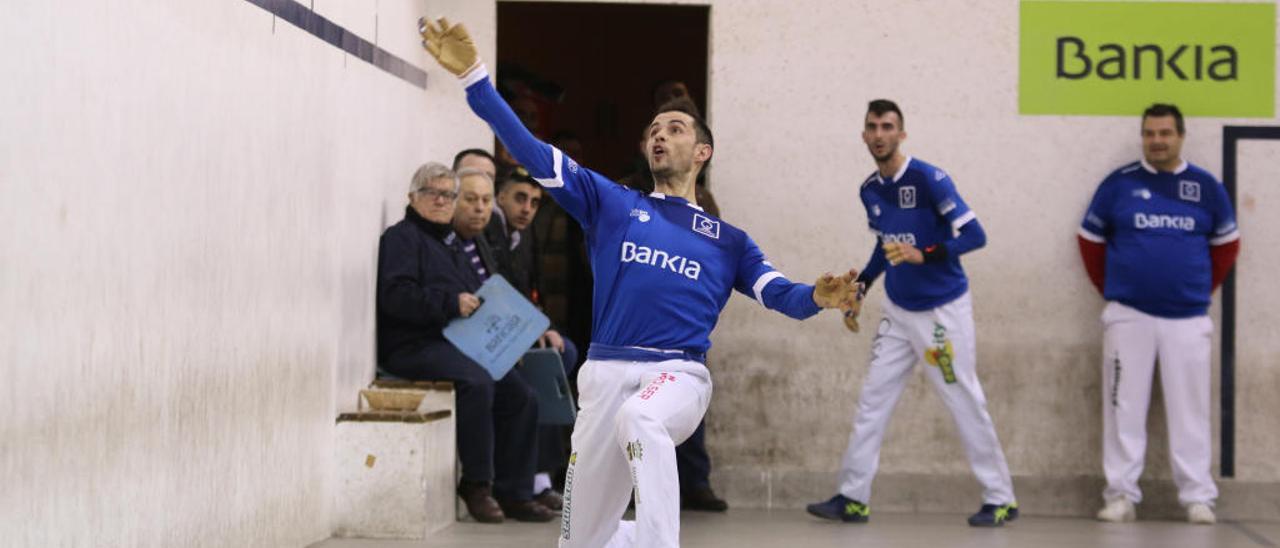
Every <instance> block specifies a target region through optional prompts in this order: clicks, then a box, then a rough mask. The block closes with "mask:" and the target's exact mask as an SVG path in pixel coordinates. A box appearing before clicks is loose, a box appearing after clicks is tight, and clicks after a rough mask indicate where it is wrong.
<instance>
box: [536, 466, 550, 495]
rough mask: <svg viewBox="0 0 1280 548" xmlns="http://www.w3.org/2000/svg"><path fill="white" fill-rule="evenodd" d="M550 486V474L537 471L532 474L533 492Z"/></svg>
mask: <svg viewBox="0 0 1280 548" xmlns="http://www.w3.org/2000/svg"><path fill="white" fill-rule="evenodd" d="M550 488H551V474H548V473H546V472H538V474H537V475H535V476H533V494H535V495H537V494H539V493H541V492H543V491H546V490H547V489H550Z"/></svg>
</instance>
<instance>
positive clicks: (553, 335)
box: [485, 167, 578, 510]
mask: <svg viewBox="0 0 1280 548" xmlns="http://www.w3.org/2000/svg"><path fill="white" fill-rule="evenodd" d="M542 198H543V193H542V187H541V186H540V185H538V182H537V181H534V180H533V177H531V176H529V172H528V171H526V170H525V169H524V168H523V167H516V168H513V169H509V170H506V171H505V172H503V173H502V174H501V175H500V176H499V178H498V197H497V200H496V203H495V204H494V208H493V218H492V219H491V220H490V221H489V226H488V227H486V228H485V238H486V239H487V240H488V241H489V247H490V249H492V251H493V255H494V257H495V258H497V261H498V272H499V273H500V274H502V276H503V277H505V278H506V279H507V281H509V282H511V285H512V286H514V287H515V288H516V289H517V290H519V291H520V293H521V294H523V295H524V296H525V297H526V298H528V299H529V301H530V302H533V303H534V304H536V305H538V306H539V307H541V305H542V303H541V302H540V299H539V293H540V292H541V279H540V276H539V273H540V272H539V270H540V269H539V264H540V260H541V257H539V256H538V250H537V241H536V240H537V239H536V238H535V237H534V236H533V234H532V232H533V229H532V228H531V226H530V225H532V224H533V218H534V216H535V215H537V213H538V208H539V207H540V206H541V205H542ZM538 346H539V347H542V348H548V347H549V348H554V349H555V350H556V351H557V352H559V353H560V360H561V362H562V363H563V364H564V368H565V375H566V376H571V375H572V373H573V370H574V369H575V368H576V367H577V365H578V347H577V345H575V344H573V341H572V340H569V338H568V337H564V336H561V334H560V332H559V331H557V330H556V329H555V327H554V326H552V328H551V329H548V330H547V332H546V333H544V334H543V336H542V339H541V340H539V341H538ZM566 434H567V430H566V429H565V427H563V426H550V425H545V426H541V427H539V429H538V474H537V475H536V476H534V479H533V492H534V500H536V501H538V502H539V503H541V504H543V505H544V506H546V507H548V508H551V509H553V510H559V509H560V508H561V507H562V506H563V505H564V501H563V497H562V496H561V495H560V493H559V492H557V491H556V490H555V488H554V486H553V484H552V477H553V476H555V475H556V474H557V473H558V472H559V471H560V470H561V469H562V468H564V467H565V463H566V462H567V459H568V456H569V453H568V451H567V450H566V449H565V439H566V437H567V436H566Z"/></svg>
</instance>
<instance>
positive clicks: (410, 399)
mask: <svg viewBox="0 0 1280 548" xmlns="http://www.w3.org/2000/svg"><path fill="white" fill-rule="evenodd" d="M360 395H361V396H364V400H365V401H368V402H369V408H370V409H374V410H377V411H417V410H418V406H419V405H421V404H422V399H423V398H425V397H427V393H426V391H424V390H407V389H396V388H366V389H364V390H361V391H360ZM357 407H358V408H360V409H362V410H363V406H359V405H358V406H357Z"/></svg>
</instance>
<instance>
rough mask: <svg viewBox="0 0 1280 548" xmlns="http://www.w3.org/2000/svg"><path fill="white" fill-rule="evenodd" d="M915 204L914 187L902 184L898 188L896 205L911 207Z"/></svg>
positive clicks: (903, 207)
mask: <svg viewBox="0 0 1280 548" xmlns="http://www.w3.org/2000/svg"><path fill="white" fill-rule="evenodd" d="M915 206H916V187H914V186H904V187H902V188H899V189H898V207H900V208H902V209H911V208H913V207H915Z"/></svg>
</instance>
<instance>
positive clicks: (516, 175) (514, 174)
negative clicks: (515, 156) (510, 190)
mask: <svg viewBox="0 0 1280 548" xmlns="http://www.w3.org/2000/svg"><path fill="white" fill-rule="evenodd" d="M513 183H525V184H529V185H533V186H534V188H537V189H541V188H542V187H540V186H538V181H535V180H534V179H533V176H532V175H529V171H528V170H526V169H525V168H524V166H515V167H513V168H509V169H504V170H502V171H501V172H499V173H498V187H497V188H496V189H495V190H494V191H495V192H502V189H504V188H506V187H507V186H508V185H511V184H513Z"/></svg>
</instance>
